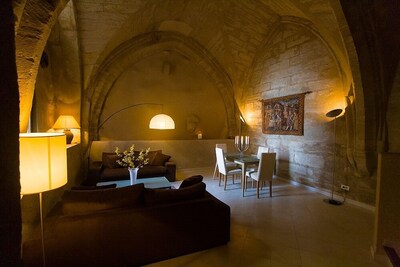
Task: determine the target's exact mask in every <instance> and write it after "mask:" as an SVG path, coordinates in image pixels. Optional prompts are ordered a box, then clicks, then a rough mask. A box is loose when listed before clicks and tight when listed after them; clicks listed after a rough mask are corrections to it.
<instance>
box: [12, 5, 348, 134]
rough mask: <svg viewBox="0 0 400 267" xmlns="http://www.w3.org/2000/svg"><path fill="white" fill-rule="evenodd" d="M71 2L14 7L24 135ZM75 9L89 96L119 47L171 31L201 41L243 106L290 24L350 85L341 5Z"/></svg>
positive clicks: (85, 84) (114, 6)
mask: <svg viewBox="0 0 400 267" xmlns="http://www.w3.org/2000/svg"><path fill="white" fill-rule="evenodd" d="M67 2H68V1H65V0H53V1H43V0H15V1H13V4H14V10H15V16H16V28H17V33H18V36H17V39H16V40H17V50H18V55H17V59H18V60H20V62H19V64H18V65H19V66H22V67H21V68H19V70H18V71H19V84H20V95H21V106H22V107H23V108H22V109H21V111H22V112H21V129H22V130H24V129H26V127H27V122H28V117H29V112H30V104H29V103H31V102H32V98H33V91H34V83H35V79H36V73H37V67H38V64H39V60H40V56H41V53H42V51H43V48H44V46H45V43H46V41H47V38H48V35H49V31H50V30H51V28H52V26H53V25H54V19H55V18H57V16H58V14H59V13H60V12H61V10H62V9H63V7H64V6H65V5H66V3H67ZM73 4H74V10H75V12H76V14H75V17H76V25H77V26H76V27H77V31H78V33H77V36H78V44H79V49H80V51H79V53H80V55H81V60H82V62H81V64H82V67H83V73H82V74H83V76H82V77H83V81H84V84H83V88H82V89H83V90H84V91H85V90H86V89H87V88H88V86H89V84H90V80H91V79H92V78H93V77H95V76H96V70H97V67H99V66H100V65H101V64H102V63H103V62H104V60H105V59H106V58H107V56H109V55H110V54H111V52H112V51H113V50H114V49H115V48H117V47H118V46H119V45H121V44H122V43H124V42H126V41H127V40H130V39H132V38H134V37H136V36H138V35H140V34H142V33H148V32H152V31H173V32H178V33H180V34H183V35H186V36H188V38H191V39H192V40H194V41H195V42H198V43H199V45H200V46H202V47H204V49H205V50H206V51H208V53H209V54H210V55H212V56H213V57H214V58H215V60H217V61H218V63H219V64H220V65H221V66H222V67H223V69H224V70H225V72H226V73H227V75H228V76H229V78H230V79H231V81H232V84H233V93H234V94H235V97H236V99H237V100H238V101H240V97H241V95H242V90H243V87H244V83H245V82H246V75H247V74H248V73H249V72H251V69H252V64H253V63H254V60H256V58H257V53H258V51H260V50H262V49H264V46H265V45H266V44H267V42H268V38H269V37H270V35H271V34H272V32H273V31H274V30H276V29H277V27H279V26H280V25H281V24H282V22H285V21H288V20H289V21H290V22H291V23H297V22H298V23H299V24H302V25H306V26H307V27H309V28H310V30H312V31H315V32H317V33H318V35H319V36H320V38H322V39H323V40H324V42H325V43H327V44H328V46H329V47H330V49H331V50H332V52H333V53H334V56H335V57H336V59H337V61H338V63H339V65H340V66H339V67H340V69H341V70H342V71H343V74H344V77H345V80H346V81H347V82H346V81H345V83H350V82H349V81H350V80H351V79H352V77H351V76H352V74H351V71H349V69H350V68H349V66H348V64H349V63H348V57H347V54H346V49H345V47H344V45H345V43H344V41H346V42H347V43H351V41H350V42H348V40H346V39H345V40H343V37H342V34H343V31H347V28H346V27H347V25H346V23H345V20H344V18H343V14H342V11H341V8H340V3H339V0H329V1H327V0H280V1H274V0H136V1H127V0H114V1H110V0H99V1H93V0H79V1H73ZM22 10H23V11H22ZM35 20H38V23H36V22H35ZM296 20H297V21H296ZM32 23H33V24H35V23H36V24H35V25H33V24H32ZM32 32H34V33H35V34H34V36H33V35H32ZM27 36H31V37H32V38H30V39H27ZM348 36H349V35H348ZM345 38H347V36H345ZM27 40H28V41H27ZM346 46H347V44H346ZM29 51H31V52H32V51H33V52H32V53H30V54H29V53H28V52H29ZM347 51H348V47H347ZM25 65H26V66H25ZM25 76H26V77H28V79H25V78H26V77H25ZM84 94H85V92H84Z"/></svg>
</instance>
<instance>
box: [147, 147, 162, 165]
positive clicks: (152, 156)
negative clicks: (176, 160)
mask: <svg viewBox="0 0 400 267" xmlns="http://www.w3.org/2000/svg"><path fill="white" fill-rule="evenodd" d="M158 153H162V151H161V150H154V151H149V154H147V157H148V158H149V162H148V163H147V164H148V165H152V163H153V160H154V158H155V157H156V155H157V154H158Z"/></svg>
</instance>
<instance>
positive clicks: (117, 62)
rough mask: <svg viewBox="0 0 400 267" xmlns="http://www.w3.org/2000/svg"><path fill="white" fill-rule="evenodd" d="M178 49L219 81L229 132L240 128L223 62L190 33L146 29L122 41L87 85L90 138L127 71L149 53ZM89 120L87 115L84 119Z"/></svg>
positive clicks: (230, 83) (178, 51)
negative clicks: (185, 34) (146, 31)
mask: <svg viewBox="0 0 400 267" xmlns="http://www.w3.org/2000/svg"><path fill="white" fill-rule="evenodd" d="M168 50H169V51H175V52H177V53H180V54H182V56H183V57H186V58H188V59H189V60H190V61H192V62H193V63H194V64H197V65H199V66H200V67H201V68H202V69H203V70H204V71H205V72H206V73H207V74H208V75H209V76H210V78H211V79H212V80H213V81H214V82H215V84H216V87H217V88H218V90H219V92H220V94H221V95H222V96H223V100H224V105H225V109H226V114H227V124H228V134H229V136H233V135H234V133H235V130H236V129H237V121H238V119H237V118H238V117H239V116H238V108H237V105H236V102H235V99H234V95H233V89H232V87H233V86H232V81H231V79H230V77H229V76H228V74H227V73H226V72H225V70H224V69H223V67H222V66H221V65H220V64H219V62H218V61H217V60H216V59H215V58H214V57H213V56H212V55H211V54H210V53H209V52H208V51H207V50H206V49H205V48H204V47H202V46H201V45H200V44H199V43H197V42H196V41H195V40H193V39H192V38H190V37H187V36H184V35H182V34H179V33H174V32H161V31H157V32H150V33H144V34H141V35H139V36H136V37H134V38H133V39H131V40H129V41H127V42H125V43H123V44H121V45H120V46H118V47H117V48H116V49H114V50H113V52H112V53H111V54H110V55H109V56H108V57H107V58H106V59H105V60H104V61H103V62H102V64H101V65H100V66H99V68H97V69H96V70H95V71H94V74H93V75H92V78H91V79H90V84H89V86H88V89H87V93H86V97H87V100H88V103H89V104H88V107H87V108H84V110H83V112H85V111H86V110H87V112H88V114H86V116H88V122H89V125H87V126H88V131H89V137H88V138H89V140H97V139H98V138H99V137H98V134H97V132H98V131H97V129H98V125H99V119H100V115H101V113H102V111H103V106H104V103H105V100H106V97H107V95H108V93H109V91H110V90H111V88H112V86H113V84H114V82H115V81H116V80H117V79H118V77H119V76H120V75H121V74H122V73H123V71H124V70H125V69H126V68H127V67H129V66H130V65H132V64H133V63H134V62H137V61H139V60H140V59H142V58H145V57H147V56H149V55H152V54H154V53H157V52H160V51H168ZM84 121H86V119H84Z"/></svg>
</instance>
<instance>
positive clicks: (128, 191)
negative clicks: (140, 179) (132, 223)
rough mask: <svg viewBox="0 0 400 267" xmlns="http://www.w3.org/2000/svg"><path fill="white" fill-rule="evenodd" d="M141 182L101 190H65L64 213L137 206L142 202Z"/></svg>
mask: <svg viewBox="0 0 400 267" xmlns="http://www.w3.org/2000/svg"><path fill="white" fill-rule="evenodd" d="M143 192H144V185H143V184H135V185H131V186H126V187H120V188H112V189H102V190H86V191H81V190H67V191H65V192H64V194H63V196H62V211H63V213H64V215H70V214H81V213H88V212H96V211H103V210H110V209H115V208H122V207H139V206H141V205H142V204H143Z"/></svg>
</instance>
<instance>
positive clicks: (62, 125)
mask: <svg viewBox="0 0 400 267" xmlns="http://www.w3.org/2000/svg"><path fill="white" fill-rule="evenodd" d="M79 128H80V126H79V124H78V122H77V121H76V120H75V118H74V116H71V115H61V116H60V117H58V119H57V120H56V123H54V125H53V129H64V133H65V136H66V137H67V144H71V141H72V139H74V134H73V133H72V132H71V129H79Z"/></svg>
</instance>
